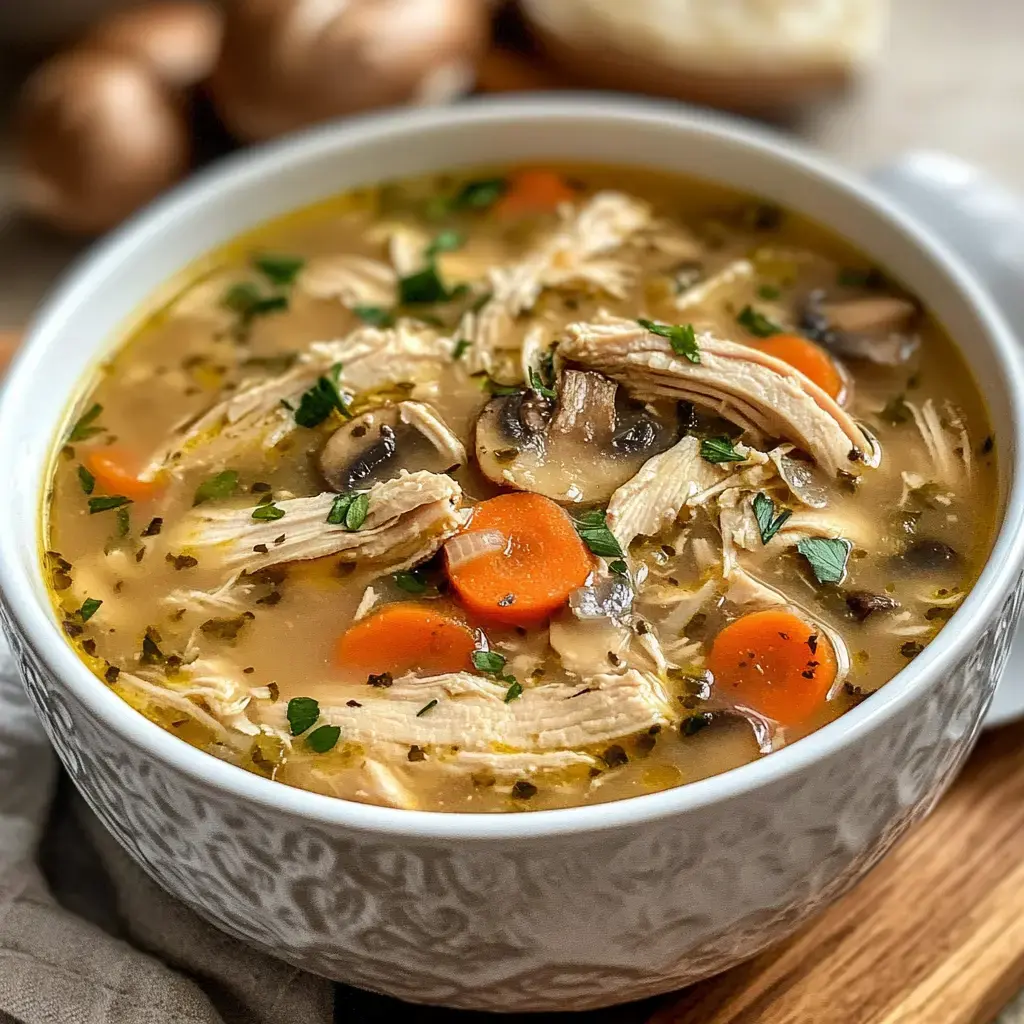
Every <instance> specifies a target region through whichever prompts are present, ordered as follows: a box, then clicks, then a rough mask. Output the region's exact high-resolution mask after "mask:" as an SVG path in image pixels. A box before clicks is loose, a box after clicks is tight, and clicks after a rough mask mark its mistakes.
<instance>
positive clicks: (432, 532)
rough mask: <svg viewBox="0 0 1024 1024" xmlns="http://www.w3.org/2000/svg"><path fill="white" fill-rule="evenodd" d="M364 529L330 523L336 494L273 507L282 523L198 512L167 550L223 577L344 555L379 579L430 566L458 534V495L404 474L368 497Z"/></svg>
mask: <svg viewBox="0 0 1024 1024" xmlns="http://www.w3.org/2000/svg"><path fill="white" fill-rule="evenodd" d="M368 494H369V509H368V512H367V515H366V521H365V522H364V523H363V524H362V526H360V528H359V529H358V530H355V531H352V530H348V529H346V527H345V526H344V524H340V525H332V524H331V523H329V522H327V516H328V513H329V512H330V511H331V506H332V505H333V503H334V500H335V498H336V497H337V495H336V494H334V493H331V492H325V493H324V494H318V495H316V496H315V497H312V498H291V499H288V500H286V501H279V502H277V503H276V505H277V507H278V508H279V509H281V510H282V511H283V512H284V516H283V517H281V518H280V519H275V520H270V521H267V520H257V519H253V517H252V512H253V509H252V508H251V507H245V508H223V507H214V506H211V505H200V506H198V507H197V508H195V509H193V510H192V511H191V512H190V513H188V515H186V516H185V517H184V518H183V519H182V521H181V522H180V524H178V526H177V527H176V528H175V529H174V530H173V531H171V533H170V535H169V537H168V538H167V539H168V544H169V547H170V550H174V551H188V552H191V553H192V554H193V555H194V556H195V557H197V558H199V559H200V560H201V561H206V560H207V559H210V560H212V561H214V563H215V564H219V565H221V566H223V568H224V570H225V572H227V573H230V574H237V573H238V572H239V571H241V570H244V571H246V572H255V571H257V570H259V569H265V568H266V567H267V566H271V565H279V564H280V563H282V562H293V561H300V560H306V559H313V558H323V557H325V556H326V555H344V557H345V558H346V559H347V560H349V561H352V562H358V563H360V564H366V565H370V566H373V567H374V568H376V569H379V570H380V572H381V573H383V572H390V571H395V570H398V569H404V568H408V567H409V566H411V565H416V564H417V563H419V562H421V561H423V560H424V559H426V558H429V557H430V556H431V555H432V554H434V552H435V551H437V550H438V549H439V548H440V547H441V545H442V544H443V543H444V542H445V541H446V540H447V539H448V538H449V537H451V536H453V535H454V533H455V532H456V531H457V530H458V529H459V527H460V526H461V525H462V522H463V519H464V516H463V514H462V513H460V512H459V511H458V504H459V502H460V500H461V498H462V490H461V488H460V487H459V485H458V484H457V483H456V482H455V481H454V480H452V479H451V478H450V477H447V476H444V475H442V474H436V473H428V472H425V471H420V472H417V473H408V472H403V473H401V474H400V475H399V476H398V477H396V478H395V479H393V480H386V481H384V482H383V483H379V484H374V485H373V486H372V487H371V488H370V489H369V491H368Z"/></svg>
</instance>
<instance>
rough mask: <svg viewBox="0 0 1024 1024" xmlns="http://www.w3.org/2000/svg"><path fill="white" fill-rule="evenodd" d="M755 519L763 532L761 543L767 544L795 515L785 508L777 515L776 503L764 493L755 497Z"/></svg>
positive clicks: (759, 493)
mask: <svg viewBox="0 0 1024 1024" xmlns="http://www.w3.org/2000/svg"><path fill="white" fill-rule="evenodd" d="M753 506H754V518H755V519H756V520H757V528H758V530H760V532H761V543H762V544H767V543H768V541H770V540H771V539H772V537H774V536H775V534H777V533H778V532H779V530H781V529H782V527H783V525H784V524H785V522H786V520H787V519H788V518H789V517H790V516H791V515H792V514H793V512H792V510H791V509H788V508H784V509H783V510H782V511H781V512H780V513H779V514H778V515H777V516H776V515H775V503H774V502H773V501H772V499H771V498H769V497H768V495H767V494H765V493H764V492H763V491H759V492H758V493H757V494H755V495H754V500H753Z"/></svg>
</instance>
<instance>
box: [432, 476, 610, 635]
mask: <svg viewBox="0 0 1024 1024" xmlns="http://www.w3.org/2000/svg"><path fill="white" fill-rule="evenodd" d="M476 530H498V531H500V532H501V533H502V534H503V535H504V536H505V537H506V538H507V540H508V543H506V545H505V547H504V548H503V549H502V550H500V551H490V552H488V553H486V554H483V555H480V556H479V557H478V558H474V559H472V560H471V561H469V562H463V563H462V564H461V565H458V566H455V567H454V568H453V567H452V566H451V565H449V567H448V577H449V579H450V580H451V583H452V587H453V588H454V589H455V592H456V594H457V595H458V597H459V600H460V601H461V602H462V605H463V607H465V609H466V610H467V611H468V612H469V613H470V614H471V615H472V616H473V617H475V618H477V619H479V620H481V621H482V622H485V623H493V624H495V625H502V626H535V625H539V624H540V623H542V622H544V620H545V619H547V618H549V617H550V616H551V615H553V614H554V613H555V612H556V611H558V609H559V608H561V607H562V606H563V605H564V604H565V602H566V601H567V600H568V599H569V595H570V594H571V593H572V592H573V591H574V590H575V589H576V588H577V587H582V586H583V584H584V583H586V581H587V577H588V576H589V575H590V572H591V570H592V569H593V567H594V563H593V559H592V558H591V556H590V552H589V551H588V550H587V547H586V545H584V543H583V541H581V540H580V538H579V535H578V534H577V533H576V528H575V526H574V525H573V522H572V520H571V519H570V518H569V516H568V515H566V513H565V511H564V510H563V509H562V508H560V507H559V506H558V505H556V504H555V503H554V502H553V501H552V500H551V499H550V498H545V497H542V496H541V495H539V494H531V493H529V492H527V491H522V492H519V493H516V494H500V495H498V497H496V498H491V499H490V500H488V501H484V502H481V503H480V504H479V505H477V506H476V507H475V508H474V509H473V512H472V515H471V517H470V520H469V525H468V526H467V527H466V530H465V531H464V532H467V533H468V532H473V531H476Z"/></svg>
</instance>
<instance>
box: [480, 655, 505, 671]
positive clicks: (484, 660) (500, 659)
mask: <svg viewBox="0 0 1024 1024" xmlns="http://www.w3.org/2000/svg"><path fill="white" fill-rule="evenodd" d="M473 665H474V667H475V668H478V669H479V670H480V671H481V672H486V673H487V674H488V675H492V676H496V675H498V674H499V673H501V672H504V671H505V656H504V655H503V654H499V653H498V652H497V651H474V652H473Z"/></svg>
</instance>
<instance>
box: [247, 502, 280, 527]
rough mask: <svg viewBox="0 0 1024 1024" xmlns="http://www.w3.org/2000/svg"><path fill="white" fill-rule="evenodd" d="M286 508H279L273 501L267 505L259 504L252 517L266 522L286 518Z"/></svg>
mask: <svg viewBox="0 0 1024 1024" xmlns="http://www.w3.org/2000/svg"><path fill="white" fill-rule="evenodd" d="M284 517H285V510H284V509H283V508H278V507H277V506H276V505H275V504H274V503H273V502H272V501H271V502H268V503H267V504H266V505H257V506H256V507H255V508H254V509H253V510H252V518H253V519H256V520H259V521H260V522H264V523H272V522H274V521H275V520H276V519H284Z"/></svg>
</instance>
